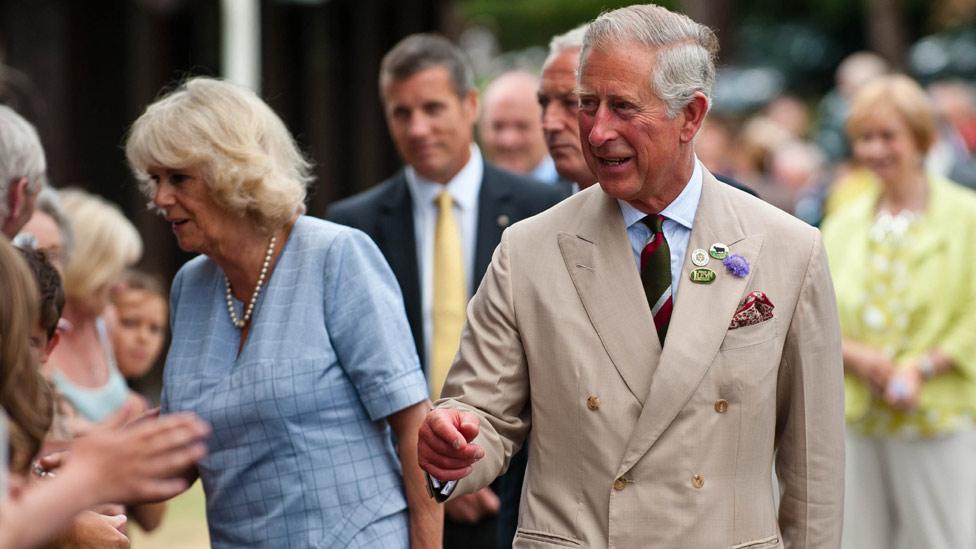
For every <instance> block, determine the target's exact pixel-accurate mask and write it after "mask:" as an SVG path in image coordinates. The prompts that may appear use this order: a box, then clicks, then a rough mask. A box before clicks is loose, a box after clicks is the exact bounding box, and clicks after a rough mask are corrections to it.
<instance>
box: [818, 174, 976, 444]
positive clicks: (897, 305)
mask: <svg viewBox="0 0 976 549" xmlns="http://www.w3.org/2000/svg"><path fill="white" fill-rule="evenodd" d="M876 201H877V196H876V195H874V194H870V195H862V196H860V197H858V198H857V199H856V200H855V201H853V202H851V203H849V204H847V205H844V206H843V207H841V208H840V209H839V210H838V211H836V212H835V213H834V214H833V215H831V216H830V217H829V218H828V219H827V221H826V222H825V223H824V226H823V236H824V245H825V247H826V249H827V255H828V257H829V259H830V268H831V273H832V275H833V278H834V286H835V290H836V293H837V305H838V312H839V314H840V323H841V331H842V332H843V335H844V337H845V338H849V339H852V340H854V341H858V342H861V343H865V344H868V345H871V346H873V347H875V348H878V349H882V350H883V351H884V352H886V353H888V354H889V355H890V356H891V357H892V358H893V360H894V361H895V364H896V366H897V367H905V366H907V365H908V364H909V363H910V362H911V361H913V360H915V359H917V358H918V357H920V356H922V355H923V354H925V353H927V352H929V351H930V350H932V349H934V348H938V349H941V350H942V351H943V352H945V353H947V354H948V355H949V356H950V357H952V359H953V362H954V363H955V368H954V370H953V371H951V372H949V373H947V374H944V375H940V376H937V377H936V378H933V379H931V380H928V381H924V382H923V385H922V389H921V395H920V404H919V407H918V409H917V410H914V411H911V412H903V411H900V410H896V409H894V408H891V407H890V406H888V405H887V404H885V403H884V402H883V401H882V400H881V399H880V397H878V396H877V395H874V394H872V392H871V391H870V389H869V388H868V387H867V385H865V384H864V383H863V382H862V381H861V380H859V379H858V378H856V377H855V376H853V375H850V374H848V375H846V376H845V404H846V415H847V420H848V423H849V425H850V427H852V428H855V429H858V430H859V431H861V432H863V433H865V434H870V435H878V436H893V437H906V438H920V437H929V436H936V435H939V434H943V433H948V432H952V431H956V430H959V429H962V428H965V427H968V426H971V425H972V424H973V418H974V417H976V193H973V192H972V191H970V190H968V189H965V188H963V187H960V186H958V185H956V184H955V183H952V182H951V181H948V180H946V179H943V178H938V177H930V178H929V205H928V208H927V209H926V211H925V212H922V213H920V214H919V215H913V214H911V213H904V214H899V215H887V214H881V215H879V214H877V213H876V212H875V204H876Z"/></svg>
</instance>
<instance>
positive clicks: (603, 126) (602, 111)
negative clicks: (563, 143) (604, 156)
mask: <svg viewBox="0 0 976 549" xmlns="http://www.w3.org/2000/svg"><path fill="white" fill-rule="evenodd" d="M616 137H617V131H616V129H614V120H613V117H612V116H611V115H610V111H609V109H607V107H606V106H605V105H600V107H599V108H597V110H596V112H595V113H594V114H593V126H592V127H591V128H590V133H589V135H587V136H586V139H587V140H588V141H589V143H590V145H593V146H594V147H601V146H603V145H604V144H605V143H606V142H607V141H611V140H613V139H614V138H616Z"/></svg>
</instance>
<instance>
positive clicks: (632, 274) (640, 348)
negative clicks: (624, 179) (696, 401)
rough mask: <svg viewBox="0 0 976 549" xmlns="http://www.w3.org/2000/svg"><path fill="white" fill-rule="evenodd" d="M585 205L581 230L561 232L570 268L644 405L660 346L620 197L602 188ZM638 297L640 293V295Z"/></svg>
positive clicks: (609, 349)
mask: <svg viewBox="0 0 976 549" xmlns="http://www.w3.org/2000/svg"><path fill="white" fill-rule="evenodd" d="M583 192H586V193H588V194H589V196H588V199H587V201H586V202H584V203H583V204H582V205H581V207H580V212H579V216H580V226H579V228H578V229H577V232H576V234H569V233H560V234H559V235H558V237H557V239H558V244H559V250H560V252H561V253H562V256H563V261H564V262H565V264H566V270H567V271H569V274H570V276H571V277H572V279H573V284H574V285H575V286H576V291H577V293H578V294H579V297H580V301H582V303H583V307H584V308H585V309H586V314H587V316H588V317H589V319H590V322H591V323H592V324H593V328H594V329H595V330H596V332H597V334H598V335H599V336H600V341H601V342H602V343H603V347H604V348H605V349H606V351H607V354H608V355H609V356H610V360H611V361H612V362H613V365H614V367H615V368H616V369H617V372H618V373H619V374H620V377H622V378H623V380H624V383H625V384H626V385H627V388H628V389H629V390H630V392H631V393H632V394H633V395H634V398H636V399H637V400H638V401H639V402H640V403H641V404H643V403H644V399H645V397H646V396H647V389H648V386H649V385H650V382H651V373H652V372H653V365H654V364H656V363H657V361H658V356H659V354H660V352H661V346H660V344H659V343H658V341H657V337H656V336H655V337H642V336H641V334H649V335H650V336H654V334H655V333H656V332H655V331H654V320H653V319H652V318H651V311H650V308H649V307H648V305H647V301H646V299H645V298H644V290H643V288H642V286H641V281H640V275H639V274H638V272H637V264H636V262H635V260H634V254H633V252H632V251H631V249H630V242H629V240H628V239H627V229H626V227H624V222H623V215H622V214H621V213H620V206H619V205H618V204H617V201H616V200H614V199H613V198H611V197H609V196H607V195H606V194H605V193H603V191H601V190H600V189H599V188H594V189H593V190H587V191H583ZM635 296H640V298H639V299H635Z"/></svg>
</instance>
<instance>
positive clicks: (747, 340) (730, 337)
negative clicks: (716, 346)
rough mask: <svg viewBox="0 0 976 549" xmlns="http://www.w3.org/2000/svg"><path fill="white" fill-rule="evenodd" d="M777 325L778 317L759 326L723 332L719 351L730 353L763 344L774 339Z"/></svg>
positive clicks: (754, 325)
mask: <svg viewBox="0 0 976 549" xmlns="http://www.w3.org/2000/svg"><path fill="white" fill-rule="evenodd" d="M778 324H779V319H778V317H773V318H771V319H769V320H767V321H765V322H760V323H759V324H753V325H752V326H743V327H742V328H736V329H734V330H728V331H727V332H725V339H723V340H722V346H721V348H720V349H721V350H722V351H730V350H732V349H741V348H743V347H750V346H752V345H759V344H760V343H765V342H767V341H769V340H770V339H773V338H774V337H776V334H777V328H778Z"/></svg>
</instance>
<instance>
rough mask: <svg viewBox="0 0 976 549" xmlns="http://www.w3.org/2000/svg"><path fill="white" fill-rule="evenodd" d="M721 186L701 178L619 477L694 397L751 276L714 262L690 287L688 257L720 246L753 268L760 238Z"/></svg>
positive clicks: (709, 178)
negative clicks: (659, 344) (706, 278)
mask: <svg viewBox="0 0 976 549" xmlns="http://www.w3.org/2000/svg"><path fill="white" fill-rule="evenodd" d="M720 185H722V184H721V183H719V182H717V181H716V180H715V178H714V177H713V176H712V175H711V174H709V173H708V172H707V171H706V172H705V173H704V181H703V185H702V194H701V199H700V201H699V203H698V210H697V212H696V214H695V221H694V226H693V227H692V231H691V238H690V241H689V242H688V253H686V254H685V259H684V263H683V267H682V271H681V277H682V278H681V282H680V285H679V287H678V295H677V299H676V300H675V303H674V312H673V314H672V316H671V323H670V325H669V327H668V338H667V340H666V341H665V345H664V349H663V351H662V352H661V356H660V361H659V362H658V365H657V369H656V370H655V372H654V374H653V379H652V380H651V382H650V390H649V391H648V392H647V396H646V399H645V406H644V409H643V410H642V412H641V415H640V417H639V418H638V420H637V424H636V426H635V428H634V432H633V435H632V436H631V439H630V443H629V445H628V447H627V450H626V451H625V452H624V457H623V460H622V462H621V465H620V469H619V471H618V474H623V473H625V472H626V471H627V470H629V469H630V468H631V467H633V465H634V464H635V463H636V462H637V461H638V460H639V459H640V458H641V456H643V455H644V454H645V453H647V451H648V450H649V449H650V447H651V446H652V445H653V444H654V442H655V441H656V440H657V439H658V437H660V436H661V433H663V432H664V430H665V429H667V428H668V426H669V425H670V424H671V422H672V421H673V420H674V418H675V417H676V416H677V415H678V412H680V411H681V409H682V408H683V407H684V406H685V404H686V403H687V402H688V400H689V399H690V398H691V396H692V394H694V392H695V390H696V389H697V388H698V385H699V384H700V383H701V380H702V378H704V376H705V374H706V372H707V371H708V368H709V366H710V365H711V363H712V360H713V359H714V358H715V355H716V353H718V350H719V347H720V346H721V344H722V340H723V339H724V338H725V334H726V332H727V331H728V325H729V322H730V320H731V319H732V315H733V314H734V313H735V310H736V308H737V307H738V304H739V301H740V300H741V299H742V296H743V295H744V294H745V293H746V289H747V288H749V281H750V280H751V278H752V275H753V273H751V272H750V273H749V274H748V275H747V276H746V277H743V278H739V277H736V276H734V275H732V274H731V273H730V272H728V270H727V269H726V268H725V267H724V266H723V265H722V262H721V261H719V260H716V259H710V261H709V264H708V265H707V267H708V268H710V269H712V270H714V271H715V273H716V274H717V277H716V279H715V282H713V283H712V284H695V283H693V282H691V280H690V279H689V275H690V272H691V271H692V270H693V269H695V268H696V267H695V266H694V265H692V264H691V261H690V255H691V251H693V250H695V249H696V248H701V249H704V250H708V249H709V247H710V246H711V245H712V244H714V243H717V242H721V243H724V244H726V245H728V246H729V247H730V249H731V252H732V253H735V254H738V255H741V256H743V257H744V258H746V260H747V261H748V262H749V263H750V265H755V264H757V263H758V256H759V251H760V249H761V247H762V242H763V235H761V234H755V235H746V234H744V232H743V229H742V227H741V224H740V223H739V219H738V214H737V213H736V210H735V207H734V205H733V204H732V203H731V202H730V201H729V196H728V192H726V190H725V189H724V188H721V187H719V186H720ZM632 295H640V294H639V293H637V294H632ZM647 333H649V334H653V333H654V332H653V330H652V331H650V332H647ZM650 339H654V338H650Z"/></svg>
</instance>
